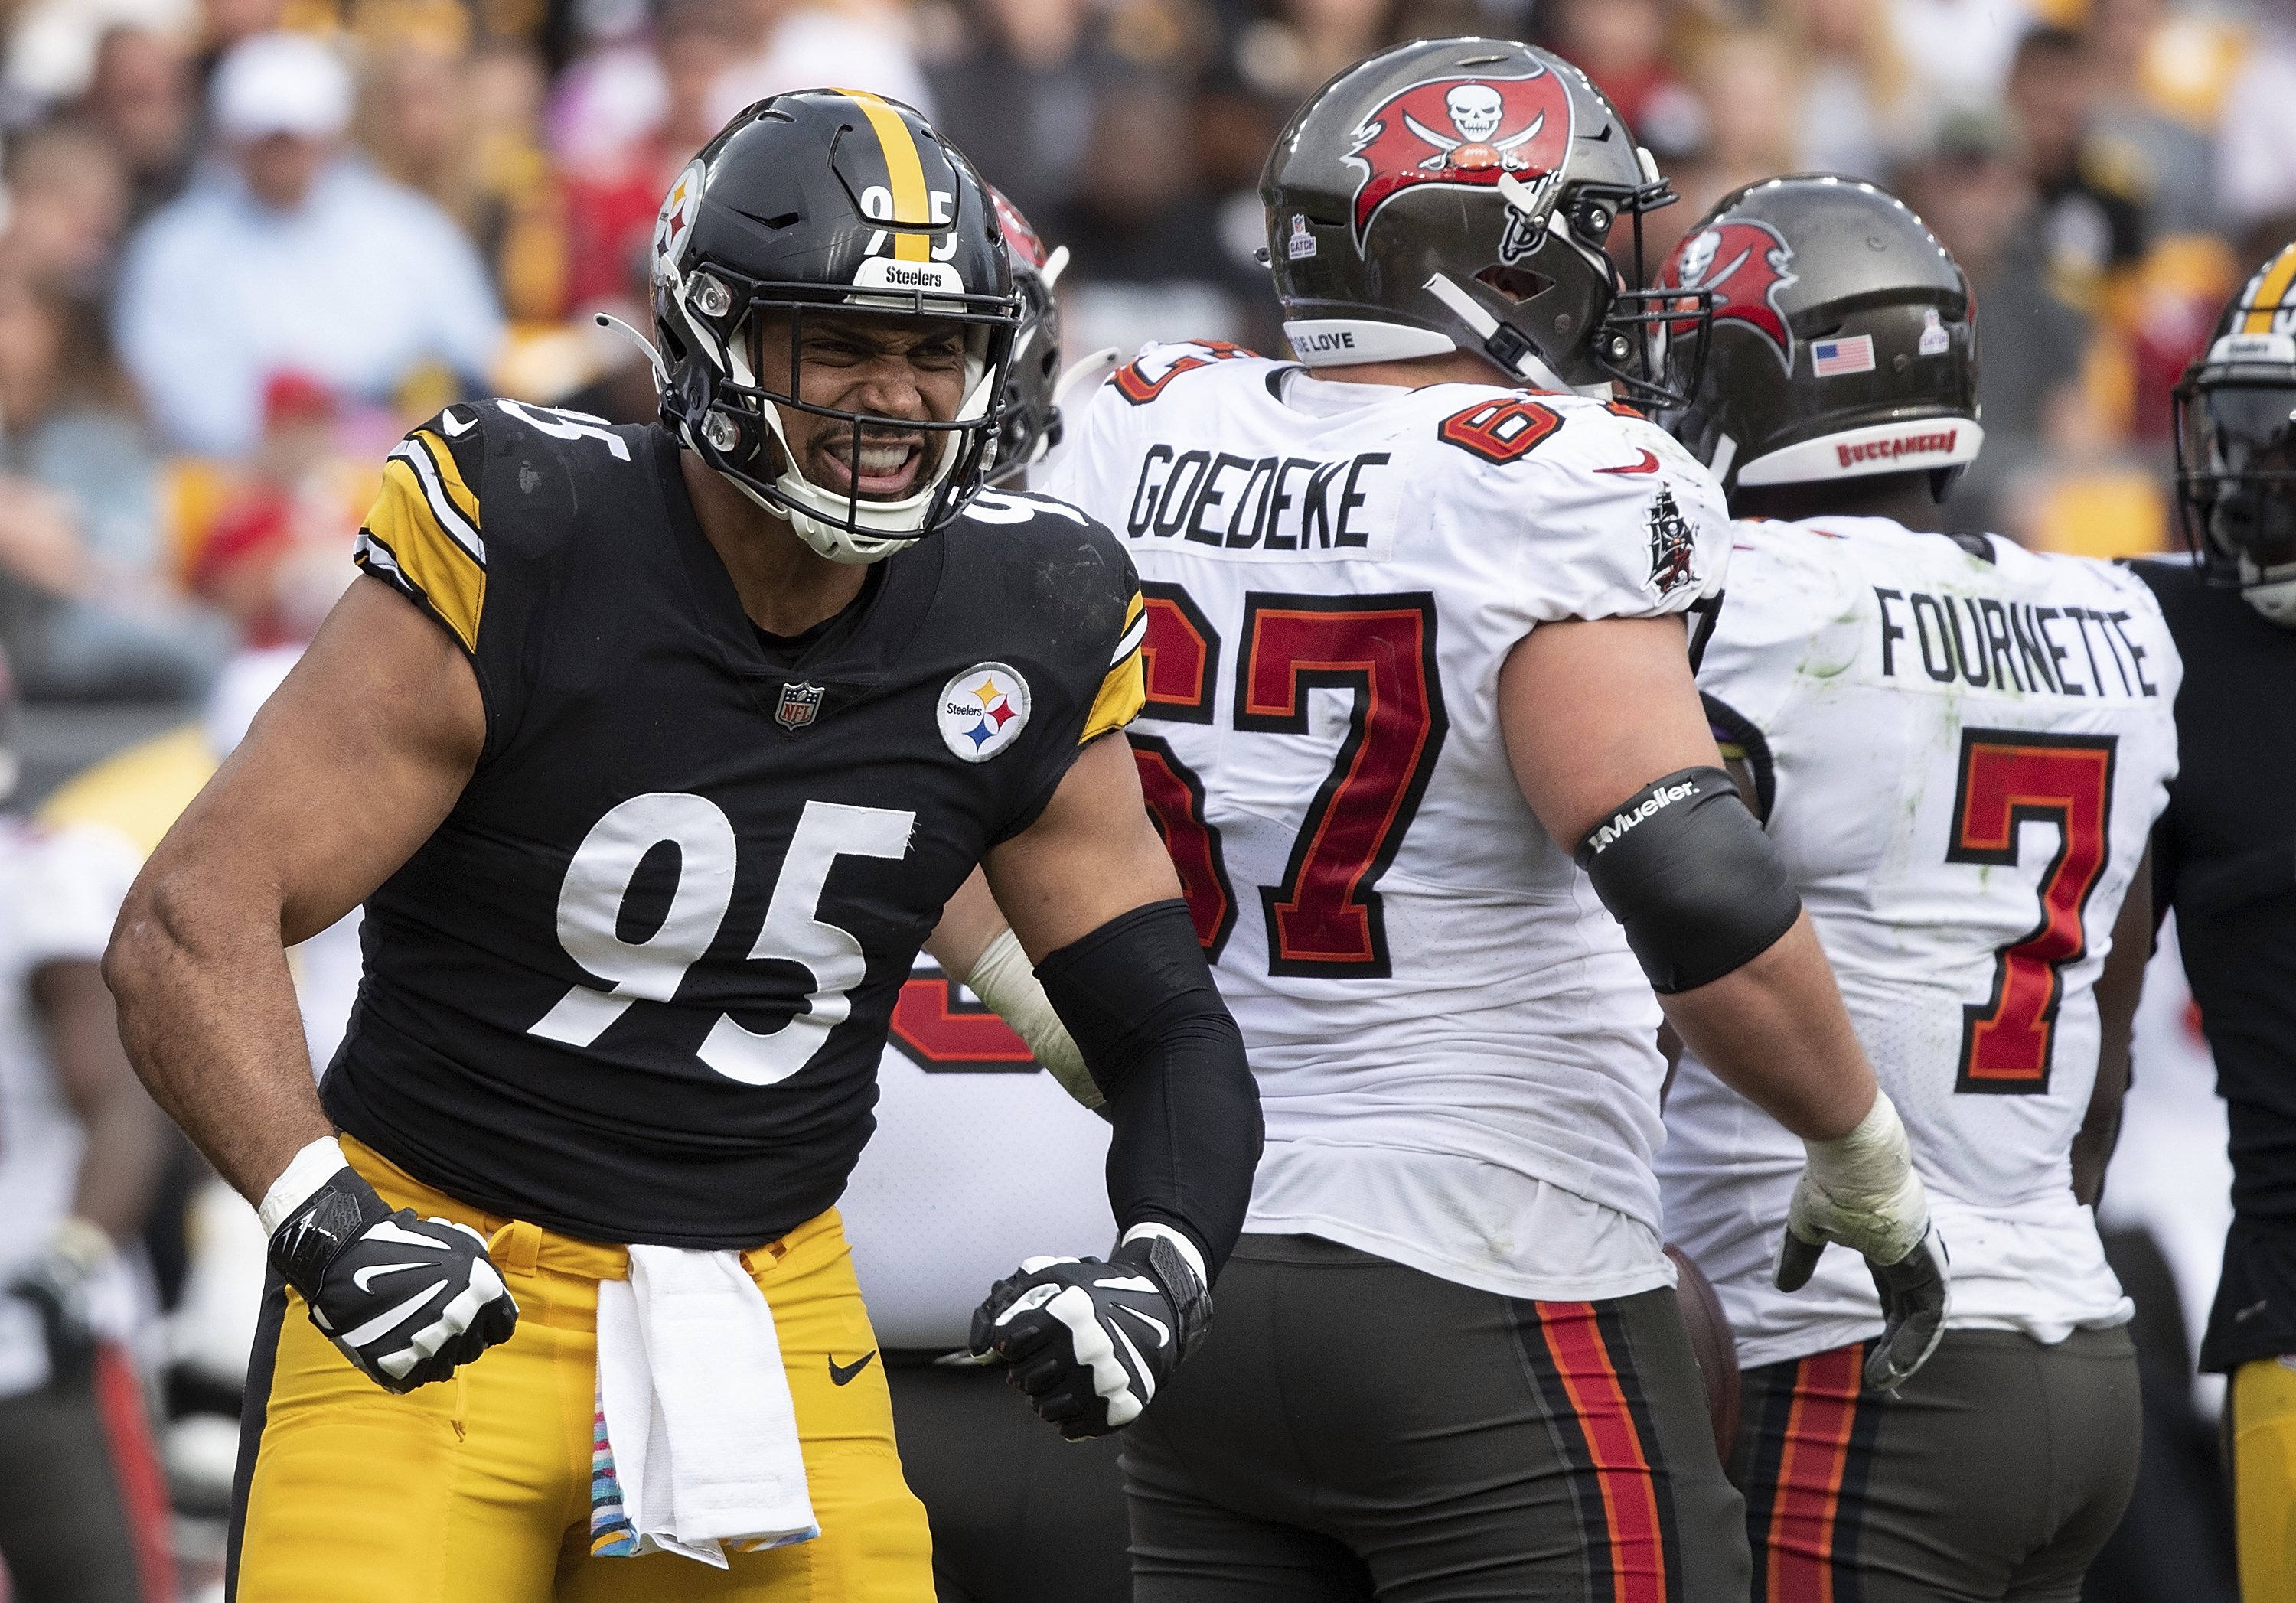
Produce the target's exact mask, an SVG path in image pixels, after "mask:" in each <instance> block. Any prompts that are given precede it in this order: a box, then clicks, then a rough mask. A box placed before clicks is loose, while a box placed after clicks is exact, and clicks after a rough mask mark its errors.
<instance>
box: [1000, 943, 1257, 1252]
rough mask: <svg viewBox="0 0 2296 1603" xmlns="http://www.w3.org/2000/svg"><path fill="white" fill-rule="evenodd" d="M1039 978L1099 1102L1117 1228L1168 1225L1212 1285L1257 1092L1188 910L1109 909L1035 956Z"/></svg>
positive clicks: (1232, 1224)
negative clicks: (1095, 922) (1103, 1100)
mask: <svg viewBox="0 0 2296 1603" xmlns="http://www.w3.org/2000/svg"><path fill="white" fill-rule="evenodd" d="M1037 979H1038V980H1039V981H1040V982H1042V984H1043V986H1044V987H1045V995H1046V997H1047V998H1048V999H1049V1000H1050V1001H1051V1002H1052V1004H1053V1008H1054V1011H1056V1012H1058V1013H1059V1014H1060V1016H1061V1022H1062V1024H1065V1025H1066V1026H1068V1028H1069V1034H1070V1035H1072V1036H1074V1037H1075V1039H1076V1043H1077V1049H1078V1051H1081V1052H1082V1053H1083V1054H1084V1060H1085V1066H1086V1067H1087V1068H1089V1069H1091V1071H1092V1077H1093V1081H1094V1083H1095V1084H1097V1085H1098V1086H1099V1087H1100V1089H1101V1092H1102V1094H1103V1095H1104V1096H1106V1097H1107V1099H1108V1112H1109V1116H1110V1121H1111V1123H1112V1124H1113V1125H1115V1126H1116V1133H1115V1135H1114V1136H1113V1138H1112V1139H1111V1141H1110V1142H1109V1146H1108V1200H1109V1206H1111V1208H1112V1209H1113V1210H1114V1211H1115V1214H1116V1223H1117V1227H1118V1229H1119V1231H1125V1230H1129V1229H1131V1228H1132V1226H1134V1225H1136V1224H1142V1223H1148V1222H1150V1221H1153V1222H1155V1223H1160V1224H1169V1225H1171V1226H1172V1227H1173V1228H1175V1229H1177V1230H1179V1231H1184V1232H1185V1233H1186V1235H1187V1237H1188V1239H1190V1240H1192V1241H1193V1242H1195V1244H1196V1245H1197V1247H1199V1248H1200V1249H1201V1251H1202V1253H1203V1255H1204V1265H1205V1267H1206V1269H1207V1270H1208V1271H1209V1272H1210V1275H1211V1276H1214V1277H1216V1276H1218V1273H1219V1268H1220V1265H1221V1264H1224V1263H1225V1262H1226V1260H1227V1255H1228V1253H1229V1252H1230V1250H1232V1249H1233V1248H1234V1246H1235V1239H1236V1238H1237V1237H1238V1236H1240V1235H1242V1233H1243V1215H1244V1209H1245V1207H1246V1206H1247V1205H1249V1204H1250V1202H1251V1172H1252V1170H1253V1169H1254V1168H1255V1167H1257V1166H1258V1165H1259V1137H1260V1124H1259V1086H1258V1085H1257V1084H1255V1083H1254V1082H1253V1080H1252V1077H1251V1065H1250V1064H1248V1063H1247V1062H1245V1061H1244V1056H1243V1035H1242V1032H1241V1031H1239V1030H1238V1029H1237V1028H1236V1027H1235V1020H1234V1018H1230V1017H1229V1016H1228V1011H1227V1008H1226V1005H1225V1004H1224V1003H1222V1002H1221V1001H1220V996H1219V991H1218V987H1217V986H1214V985H1213V983H1212V973H1211V968H1210V965H1209V964H1207V963H1206V962H1205V961H1204V949H1203V947H1202V946H1201V945H1200V944H1199V943H1198V942H1197V940H1196V929H1195V926H1194V924H1193V923H1192V922H1191V921H1190V920H1189V918H1188V909H1187V904H1185V903H1182V902H1153V903H1151V904H1148V905H1147V906H1145V907H1136V908H1134V909H1133V910H1132V911H1131V912H1127V913H1121V914H1119V915H1118V916H1117V917H1115V918H1113V919H1111V920H1109V921H1108V922H1107V923H1105V924H1103V925H1102V926H1101V927H1100V928H1097V929H1095V930H1094V931H1093V932H1092V933H1091V934H1090V935H1088V936H1085V937H1084V938H1083V939H1082V940H1080V941H1077V942H1075V943H1074V944H1073V945H1067V946H1063V947H1062V948H1061V949H1060V950H1059V951H1058V952H1055V953H1053V954H1052V955H1051V956H1049V957H1047V958H1046V959H1045V961H1043V962H1042V963H1039V964H1038V965H1037Z"/></svg>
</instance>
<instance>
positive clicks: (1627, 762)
mask: <svg viewBox="0 0 2296 1603" xmlns="http://www.w3.org/2000/svg"><path fill="white" fill-rule="evenodd" d="M1499 718H1500V722H1501V724H1502V726H1503V728H1504V730H1505V737H1506V742H1507V755H1508V757H1509V759H1510V760H1511V762H1512V763H1513V767H1514V772H1515V779H1516V781H1517V783H1519V784H1520V785H1521V787H1522V793H1523V797H1524V799H1525V800H1527V801H1528V802H1529V804H1530V807H1531V811H1532V812H1534V813H1535V814H1538V821H1539V822H1540V823H1542V824H1543V825H1545V826H1546V831H1547V833H1548V834H1549V835H1551V836H1552V837H1554V839H1555V841H1556V842H1558V843H1559V844H1561V845H1562V847H1563V848H1564V849H1565V850H1566V851H1567V850H1570V848H1572V847H1574V846H1577V845H1578V844H1579V841H1580V840H1582V839H1583V838H1585V837H1586V836H1587V832H1588V831H1589V830H1592V829H1593V828H1594V827H1595V824H1596V823H1598V822H1601V821H1602V819H1603V816H1604V815H1605V814H1608V813H1609V812H1610V811H1611V809H1612V808H1614V807H1616V806H1618V805H1619V804H1620V802H1622V801H1624V800H1625V799H1626V798H1627V797H1630V796H1632V795H1633V794H1634V793H1635V792H1636V791H1637V790H1639V789H1641V788H1642V787H1643V786H1644V785H1646V784H1648V783H1650V782H1651V781H1653V780H1656V779H1659V778H1661V776H1663V775H1666V774H1669V773H1676V772H1677V771H1678V770H1681V769H1685V768H1692V767H1700V766H1707V767H1718V766H1719V765H1720V764H1721V754H1720V753H1719V752H1718V751H1717V750H1716V749H1715V746H1714V738H1713V736H1712V734H1711V733H1710V732H1709V731H1708V728H1707V724H1706V716H1705V713H1704V711H1703V710H1702V708H1701V707H1700V705H1699V700H1698V691H1697V688H1696V686H1695V685H1694V684H1693V683H1692V680H1691V674H1690V664H1689V660H1688V658H1687V656H1686V654H1685V642H1684V639H1683V629H1682V625H1681V623H1680V622H1679V621H1678V620H1676V619H1670V618H1612V619H1606V620H1603V621H1602V622H1598V623H1581V622H1578V621H1575V620H1574V621H1571V622H1567V623H1560V624H1547V625H1545V626H1541V627H1539V628H1538V629H1537V630H1534V631H1533V632H1532V633H1531V634H1530V635H1529V637H1528V638H1526V639H1525V640H1524V641H1523V642H1521V644H1520V645H1518V646H1517V647H1516V648H1515V650H1514V652H1513V655H1512V656H1511V657H1509V658H1508V659H1507V663H1506V666H1505V668H1504V669H1502V670H1501V672H1500V675H1499ZM1659 1000H1660V1003H1661V1006H1662V1007H1663V1008H1664V1010H1665V1011H1666V1016H1667V1020H1668V1022H1669V1024H1671V1025H1672V1026H1673V1027H1674V1030H1675V1032H1676V1033H1677V1035H1679V1036H1680V1037H1681V1039H1682V1040H1683V1041H1685V1042H1686V1043H1689V1045H1690V1047H1691V1048H1692V1050H1693V1051H1696V1052H1697V1053H1698V1055H1699V1058H1700V1059H1702V1061H1704V1062H1705V1063H1706V1064H1707V1065H1708V1066H1709V1067H1711V1068H1712V1069H1713V1070H1714V1072H1715V1073H1716V1074H1718V1075H1720V1076H1721V1078H1722V1080H1723V1082H1724V1083H1725V1084H1728V1085H1729V1086H1731V1087H1732V1088H1733V1089H1734V1090H1735V1091H1737V1092H1740V1093H1741V1094H1742V1095H1744V1096H1745V1097H1747V1098H1749V1099H1751V1100H1752V1101H1753V1102H1755V1103H1756V1104H1757V1105H1758V1106H1759V1107H1760V1108H1762V1109H1763V1110H1764V1111H1765V1112H1767V1113H1768V1114H1769V1115H1770V1116H1771V1117H1773V1118H1775V1119H1776V1120H1777V1121H1778V1122H1779V1123H1780V1124H1782V1125H1784V1126H1785V1127H1786V1128H1787V1129H1789V1130H1791V1131H1792V1132H1793V1133H1795V1134H1796V1135H1799V1136H1801V1137H1803V1138H1804V1139H1805V1140H1813V1141H1825V1140H1832V1139H1833V1138H1835V1137H1838V1136H1841V1135H1842V1134H1844V1133H1847V1132H1849V1130H1850V1129H1851V1128H1852V1127H1853V1126H1855V1125H1857V1122H1858V1121H1859V1120H1860V1119H1861V1118H1863V1117H1864V1116H1866V1112H1867V1111H1868V1109H1870V1108H1872V1107H1873V1105H1874V1092H1875V1091H1876V1089H1877V1087H1876V1085H1875V1082H1874V1071H1873V1068H1872V1067H1871V1066H1870V1065H1869V1064H1868V1063H1867V1062H1866V1053H1865V1051H1864V1049H1863V1048H1861V1047H1860V1046H1859V1045H1858V1043H1857V1035H1856V1034H1855V1033H1854V1032H1853V1031H1852V1030H1851V1028H1850V1025H1849V1013H1848V1011H1847V1010H1845V1009H1844V1008H1843V1007H1842V1005H1841V993H1840V992H1839V991H1837V990H1836V989H1835V988H1834V984H1833V969H1831V968H1830V967H1828V966H1827V963H1826V961H1825V953H1824V952H1823V951H1821V950H1820V949H1819V946H1818V944H1817V933H1816V930H1815V929H1814V928H1812V927H1811V925H1810V921H1809V915H1808V913H1804V914H1802V915H1801V916H1800V918H1798V919H1797V920H1795V921H1794V924H1793V927H1792V928H1791V929H1789V930H1788V931H1787V932H1786V933H1785V935H1784V936H1783V937H1782V938H1781V939H1779V940H1778V941H1777V942H1776V943H1775V945H1772V946H1771V947H1770V948H1769V949H1768V950H1767V951H1766V952H1764V953H1761V954H1760V955H1759V956H1758V957H1756V958H1755V959H1753V961H1751V962H1748V963H1746V964H1745V965H1744V966H1743V967H1741V968H1739V969H1734V970H1733V971H1732V972H1730V973H1728V974H1726V975H1724V976H1723V977H1721V978H1719V979H1716V980H1713V981H1711V982H1710V983H1708V984H1706V985H1702V986H1696V987H1694V988H1693V989H1690V990H1685V991H1679V992H1677V993H1675V994H1672V995H1669V996H1662V997H1661V998H1660V999H1659Z"/></svg>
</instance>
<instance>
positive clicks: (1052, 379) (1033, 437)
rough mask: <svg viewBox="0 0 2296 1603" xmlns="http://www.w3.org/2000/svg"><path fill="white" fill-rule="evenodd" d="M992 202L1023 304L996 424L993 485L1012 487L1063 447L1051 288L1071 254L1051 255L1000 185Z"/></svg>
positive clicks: (992, 191) (1057, 328)
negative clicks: (1036, 464)
mask: <svg viewBox="0 0 2296 1603" xmlns="http://www.w3.org/2000/svg"><path fill="white" fill-rule="evenodd" d="M988 199H989V200H990V201H991V202H992V203H993V204H994V205H995V206H996V218H997V221H998V223H999V224H1000V225H1002V226H1003V229H1004V233H1005V253H1006V254H1007V255H1009V256H1010V257H1011V258H1013V292H1014V293H1015V294H1016V295H1018V296H1019V297H1020V299H1021V330H1020V332H1019V333H1018V334H1016V335H1015V336H1014V337H1013V366H1012V371H1011V372H1009V373H1008V374H1007V375H1006V376H1005V397H1004V401H1003V405H1002V409H1001V410H1000V411H999V413H997V421H996V462H995V463H994V464H993V465H992V466H991V467H990V469H989V471H988V482H989V483H991V484H998V485H1002V484H1013V483H1016V482H1018V481H1019V480H1020V479H1021V478H1022V477H1023V476H1024V475H1026V474H1027V472H1028V471H1029V468H1030V467H1031V466H1033V465H1034V464H1035V463H1037V462H1040V461H1042V460H1043V458H1044V454H1045V453H1046V452H1047V451H1049V450H1051V449H1052V448H1053V447H1054V446H1057V445H1059V444H1060V443H1061V409H1060V406H1059V404H1058V402H1059V394H1058V392H1059V389H1060V381H1061V308H1060V303H1059V302H1057V301H1055V300H1054V299H1053V286H1054V284H1055V283H1057V282H1060V276H1061V270H1062V268H1064V267H1066V266H1068V265H1069V248H1068V247H1067V246H1066V245H1062V247H1061V248H1060V249H1057V250H1054V251H1051V252H1049V253H1048V252H1047V251H1046V249H1045V241H1043V240H1042V239H1040V238H1038V237H1037V231H1036V230H1035V229H1034V228H1031V227H1030V226H1029V219H1028V218H1026V217H1022V216H1021V209H1020V208H1019V207H1017V206H1014V205H1013V202H1012V201H1011V200H1007V199H1005V192H1003V191H1002V190H1000V189H998V188H997V187H996V185H994V184H991V185H989V188H988Z"/></svg>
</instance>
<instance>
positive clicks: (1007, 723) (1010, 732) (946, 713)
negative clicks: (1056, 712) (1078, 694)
mask: <svg viewBox="0 0 2296 1603" xmlns="http://www.w3.org/2000/svg"><path fill="white" fill-rule="evenodd" d="M935 720H936V722H938V723H939V724H940V738H941V740H942V742H943V743H944V744H946V745H947V747H948V748H949V749H950V750H951V751H953V752H955V753H956V755H957V756H958V757H963V758H964V760H965V761H966V762H968V763H985V762H987V761H988V759H989V758H990V757H995V756H996V754H997V753H998V752H1000V751H1002V750H1004V749H1005V748H1006V747H1008V746H1010V745H1012V744H1013V741H1015V740H1019V739H1020V738H1021V731H1022V730H1024V729H1026V728H1027V727H1028V726H1029V682H1028V681H1027V680H1025V679H1023V678H1021V675H1018V674H1016V673H1014V672H1013V670H1012V669H1011V668H1010V667H1006V666H1005V664H1003V663H1001V662H982V663H976V664H974V665H973V666H972V667H969V668H967V669H965V670H964V672H963V673H962V674H959V675H957V676H956V677H955V678H954V679H952V680H950V681H949V682H948V683H947V684H946V685H944V686H942V687H941V692H940V705H939V707H937V708H935Z"/></svg>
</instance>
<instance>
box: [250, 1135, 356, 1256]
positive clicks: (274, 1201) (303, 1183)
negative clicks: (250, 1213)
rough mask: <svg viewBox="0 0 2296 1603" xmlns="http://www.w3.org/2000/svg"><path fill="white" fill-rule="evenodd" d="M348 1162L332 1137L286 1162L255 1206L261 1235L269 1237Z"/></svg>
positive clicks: (325, 1138)
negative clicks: (261, 1226) (288, 1216)
mask: <svg viewBox="0 0 2296 1603" xmlns="http://www.w3.org/2000/svg"><path fill="white" fill-rule="evenodd" d="M350 1161H351V1160H350V1159H349V1158H348V1157H344V1156H343V1144H342V1142H340V1141H337V1140H336V1139H335V1138H334V1137H333V1136H332V1135H323V1136H321V1137H320V1138H319V1139H318V1140H317V1141H313V1142H312V1143H311V1144H310V1145H309V1146H307V1147H305V1148H304V1149H302V1150H301V1151H300V1152H298V1153H297V1154H295V1156H294V1157H291V1158H289V1159H288V1160H287V1166H286V1168H284V1169H283V1170H282V1171H281V1172H280V1174H279V1178H278V1179H276V1180H275V1181H273V1182H271V1189H270V1190H267V1191H266V1192H264V1193H263V1200H262V1201H261V1202H258V1203H257V1204H256V1205H255V1213H256V1216H257V1217H258V1218H259V1219H261V1220H262V1221H263V1233H264V1234H265V1235H266V1236H268V1235H270V1234H272V1233H273V1232H274V1231H277V1230H278V1228H279V1227H280V1226H281V1225H283V1224H284V1223H287V1215H290V1214H291V1213H293V1212H294V1211H295V1210H296V1209H297V1208H299V1207H301V1206H303V1205H304V1204H305V1203H307V1202H308V1201H310V1200H311V1198H312V1197H313V1196H314V1195H316V1193H317V1191H318V1190H319V1188H320V1187H321V1186H323V1185H324V1184H326V1183H327V1182H329V1181H331V1180H332V1179H333V1178H334V1177H335V1173H336V1171H337V1170H339V1169H341V1168H344V1167H345V1166H347V1165H348V1164H349V1163H350Z"/></svg>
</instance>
